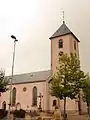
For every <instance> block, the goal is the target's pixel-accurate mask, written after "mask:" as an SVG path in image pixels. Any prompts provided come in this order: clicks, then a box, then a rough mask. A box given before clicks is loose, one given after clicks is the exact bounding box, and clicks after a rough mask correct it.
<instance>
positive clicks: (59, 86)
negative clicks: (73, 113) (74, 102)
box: [50, 53, 85, 120]
mask: <svg viewBox="0 0 90 120" xmlns="http://www.w3.org/2000/svg"><path fill="white" fill-rule="evenodd" d="M84 78H85V75H84V72H83V71H82V70H81V69H80V60H79V58H78V57H77V55H76V54H74V53H70V54H63V55H62V56H60V57H59V67H57V71H56V73H55V74H54V76H53V77H52V80H51V87H50V89H51V95H52V96H56V97H57V98H60V99H63V100H64V120H66V117H65V116H66V98H67V97H69V98H71V99H74V98H76V96H79V92H80V88H81V87H82V86H81V85H82V84H81V83H82V81H83V79H84Z"/></svg>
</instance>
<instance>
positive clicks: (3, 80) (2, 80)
mask: <svg viewBox="0 0 90 120" xmlns="http://www.w3.org/2000/svg"><path fill="white" fill-rule="evenodd" d="M8 82H9V80H8V78H7V77H5V72H4V71H3V70H0V92H1V93H2V92H5V91H7V90H8V88H7V85H8Z"/></svg>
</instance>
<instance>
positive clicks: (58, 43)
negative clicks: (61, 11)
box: [49, 15, 79, 75]
mask: <svg viewBox="0 0 90 120" xmlns="http://www.w3.org/2000/svg"><path fill="white" fill-rule="evenodd" d="M49 39H50V40H51V72H52V75H53V74H54V73H55V72H56V67H58V58H59V56H61V55H62V54H63V53H71V52H76V54H77V55H78V56H79V46H78V43H79V40H78V38H77V37H76V36H75V35H74V34H73V33H72V32H71V30H70V29H69V28H68V27H67V25H66V24H65V21H64V15H63V24H62V25H61V26H60V27H59V28H58V30H56V32H55V33H54V34H53V35H52V36H51V37H50V38H49Z"/></svg>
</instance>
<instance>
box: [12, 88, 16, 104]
mask: <svg viewBox="0 0 90 120" xmlns="http://www.w3.org/2000/svg"><path fill="white" fill-rule="evenodd" d="M15 104H16V88H15V87H14V88H13V90H12V105H13V106H15Z"/></svg>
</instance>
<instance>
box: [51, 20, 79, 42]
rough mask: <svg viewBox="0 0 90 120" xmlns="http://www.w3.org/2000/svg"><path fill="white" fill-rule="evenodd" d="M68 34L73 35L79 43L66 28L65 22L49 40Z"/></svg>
mask: <svg viewBox="0 0 90 120" xmlns="http://www.w3.org/2000/svg"><path fill="white" fill-rule="evenodd" d="M67 34H72V35H73V37H74V38H75V39H76V40H77V41H78V42H80V41H79V40H78V38H77V37H76V36H75V35H74V34H73V33H72V32H71V30H70V29H69V28H68V27H67V26H66V24H65V22H64V21H63V24H62V25H61V26H60V27H59V29H58V30H57V31H56V32H55V33H54V34H53V35H52V36H51V37H50V38H49V39H52V38H56V37H59V36H63V35H67Z"/></svg>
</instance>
